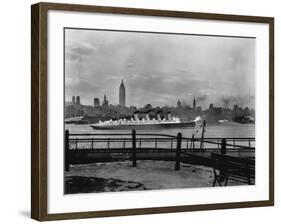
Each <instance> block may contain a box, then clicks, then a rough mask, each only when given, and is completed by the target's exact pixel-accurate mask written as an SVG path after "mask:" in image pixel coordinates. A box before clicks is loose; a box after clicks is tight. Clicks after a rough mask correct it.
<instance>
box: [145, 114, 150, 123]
mask: <svg viewBox="0 0 281 224" xmlns="http://www.w3.org/2000/svg"><path fill="white" fill-rule="evenodd" d="M145 118H146V120H148V121H149V120H150V117H149V113H146V114H145Z"/></svg>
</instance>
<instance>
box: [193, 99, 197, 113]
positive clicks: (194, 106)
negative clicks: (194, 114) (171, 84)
mask: <svg viewBox="0 0 281 224" xmlns="http://www.w3.org/2000/svg"><path fill="white" fill-rule="evenodd" d="M193 109H194V110H195V109H196V100H195V97H194V98H193Z"/></svg>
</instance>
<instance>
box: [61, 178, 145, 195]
mask: <svg viewBox="0 0 281 224" xmlns="http://www.w3.org/2000/svg"><path fill="white" fill-rule="evenodd" d="M136 190H138V191H139V190H147V189H146V187H145V186H144V185H143V184H142V183H138V182H133V181H124V180H119V179H114V178H108V179H104V178H98V177H83V176H69V177H66V178H65V194H76V193H94V192H113V191H136Z"/></svg>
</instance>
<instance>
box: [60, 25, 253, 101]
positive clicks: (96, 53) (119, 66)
mask: <svg viewBox="0 0 281 224" xmlns="http://www.w3.org/2000/svg"><path fill="white" fill-rule="evenodd" d="M65 44H66V45H65V49H66V59H67V60H66V78H71V79H69V80H72V81H73V80H76V79H81V80H83V82H77V81H76V82H77V83H76V84H75V85H76V86H75V87H74V86H73V85H72V86H71V85H67V86H66V91H67V92H74V91H77V92H79V94H80V95H81V98H84V99H85V102H91V100H92V98H93V97H96V96H101V95H103V94H104V93H106V94H107V95H108V99H109V101H110V103H112V104H117V103H118V88H119V85H120V82H121V79H123V80H124V82H125V86H126V92H127V102H128V104H129V105H137V106H143V105H144V104H146V103H151V102H153V103H152V104H154V105H157V104H159V105H166V104H175V103H176V101H177V100H178V99H181V100H182V101H183V102H191V101H192V99H193V97H194V96H195V97H197V98H198V103H199V102H200V103H202V105H206V106H208V103H210V102H215V103H218V104H220V105H224V104H228V102H242V103H249V104H251V105H254V102H253V101H254V98H253V97H252V96H254V95H255V81H254V80H255V40H254V39H249V38H226V37H208V36H194V35H192V36H190V35H167V34H149V33H134V32H114V31H97V30H71V29H68V30H67V31H66V39H65ZM72 81H70V82H72ZM73 82H74V83H75V81H73ZM68 88H69V89H70V90H71V91H70V90H69V91H68ZM78 90H79V91H78ZM84 95H85V96H84ZM232 97H233V98H232ZM228 98H230V99H231V100H229V101H227V100H226V99H228ZM240 99H248V100H243V101H241V100H240ZM148 101H149V102H148ZM246 101H247V102H246Z"/></svg>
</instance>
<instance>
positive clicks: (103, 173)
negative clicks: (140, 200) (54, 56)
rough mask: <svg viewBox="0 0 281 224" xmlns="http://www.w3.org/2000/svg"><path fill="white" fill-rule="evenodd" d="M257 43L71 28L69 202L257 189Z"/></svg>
mask: <svg viewBox="0 0 281 224" xmlns="http://www.w3.org/2000/svg"><path fill="white" fill-rule="evenodd" d="M255 55H256V39H255V38H254V37H247V36H245V37H244V36H219V35H202V34H195V33H160V32H147V31H130V30H127V31H124V30H106V29H104V30H102V29H86V28H64V130H62V131H64V193H65V194H78V193H106V192H124V191H147V190H164V189H165V190H168V189H182V188H203V187H209V188H213V187H216V188H218V187H236V186H241V185H255V137H256V136H255V117H256V116H255V99H256V97H255V88H256V87H255V83H256V82H255V73H256V71H255V69H256V63H255V57H256V56H255Z"/></svg>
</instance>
